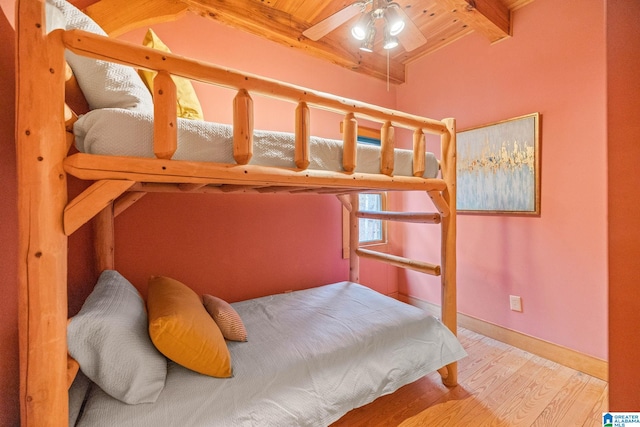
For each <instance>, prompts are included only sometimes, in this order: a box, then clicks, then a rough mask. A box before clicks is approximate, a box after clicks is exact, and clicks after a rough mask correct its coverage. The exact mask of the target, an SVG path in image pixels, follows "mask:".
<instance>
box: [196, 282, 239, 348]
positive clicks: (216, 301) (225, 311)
mask: <svg viewBox="0 0 640 427" xmlns="http://www.w3.org/2000/svg"><path fill="white" fill-rule="evenodd" d="M202 303H203V304H204V308H206V309H207V312H208V313H209V314H210V315H211V317H212V318H213V320H214V321H215V322H216V324H217V325H218V327H219V328H220V332H222V336H224V337H225V338H226V339H228V340H230V341H246V340H247V330H246V328H245V327H244V323H242V319H241V318H240V315H239V314H238V312H237V311H235V310H234V309H233V307H231V304H229V303H228V302H226V301H225V300H223V299H220V298H218V297H214V296H213V295H206V294H205V295H203V296H202Z"/></svg>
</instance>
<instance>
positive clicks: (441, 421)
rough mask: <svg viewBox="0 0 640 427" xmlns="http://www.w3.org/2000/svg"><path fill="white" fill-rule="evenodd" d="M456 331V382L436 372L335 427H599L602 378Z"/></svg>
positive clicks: (605, 393)
mask: <svg viewBox="0 0 640 427" xmlns="http://www.w3.org/2000/svg"><path fill="white" fill-rule="evenodd" d="M458 336H459V339H460V342H461V343H462V345H463V346H464V347H465V349H466V350H467V353H468V354H469V356H468V357H466V358H465V359H463V360H462V361H460V363H459V364H458V366H459V376H458V379H459V385H458V386H457V387H454V388H451V389H449V388H447V387H445V386H444V385H442V382H441V380H440V376H439V375H438V374H437V373H433V374H430V375H428V376H426V377H424V378H422V379H420V380H418V381H417V382H415V383H413V384H409V385H407V386H405V387H403V388H401V389H400V390H398V391H397V392H396V393H394V394H392V395H388V396H383V397H381V398H379V399H378V400H376V401H375V402H373V403H371V404H369V405H367V406H364V407H362V408H358V409H356V410H354V411H351V412H350V413H348V414H347V415H345V416H344V417H343V418H341V419H340V420H338V421H337V422H336V423H334V424H332V427H346V426H349V427H352V426H402V427H422V426H429V427H440V426H465V427H466V426H470V427H480V426H540V427H543V426H544V427H547V426H549V427H557V426H598V427H600V426H602V412H604V411H606V410H607V401H608V385H607V383H606V382H605V381H602V380H599V379H597V378H594V377H590V376H588V375H586V374H583V373H581V372H578V371H574V370H573V369H570V368H567V367H565V366H562V365H559V364H557V363H554V362H551V361H549V360H546V359H542V358H541V357H538V356H535V355H533V354H531V353H527V352H525V351H522V350H519V349H517V348H514V347H511V346H509V345H506V344H503V343H501V342H499V341H495V340H493V339H490V338H487V337H484V336H482V335H479V334H476V333H474V332H471V331H469V330H465V329H461V330H460V331H459V334H458Z"/></svg>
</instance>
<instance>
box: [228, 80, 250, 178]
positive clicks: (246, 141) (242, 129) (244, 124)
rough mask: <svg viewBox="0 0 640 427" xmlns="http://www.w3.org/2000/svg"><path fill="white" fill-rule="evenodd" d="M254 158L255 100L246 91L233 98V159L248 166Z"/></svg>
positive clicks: (243, 90)
mask: <svg viewBox="0 0 640 427" xmlns="http://www.w3.org/2000/svg"><path fill="white" fill-rule="evenodd" d="M252 156H253V99H251V96H250V95H249V92H247V91H246V90H245V89H240V90H239V91H238V94H237V95H236V97H235V98H233V158H234V159H235V161H236V163H238V164H239V165H246V164H247V163H249V161H250V160H251V157H252Z"/></svg>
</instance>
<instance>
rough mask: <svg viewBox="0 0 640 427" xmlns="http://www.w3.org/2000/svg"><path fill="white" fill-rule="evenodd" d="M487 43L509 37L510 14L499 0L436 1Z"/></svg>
mask: <svg viewBox="0 0 640 427" xmlns="http://www.w3.org/2000/svg"><path fill="white" fill-rule="evenodd" d="M437 2H438V3H440V4H441V5H442V6H443V7H446V8H447V10H450V11H451V12H455V13H457V14H459V16H460V19H461V20H462V21H464V22H465V23H466V24H467V25H469V27H471V28H473V29H474V30H475V31H477V32H479V33H481V34H483V35H484V36H485V37H487V38H488V39H489V41H491V42H492V43H493V42H497V41H499V40H502V39H504V38H506V37H510V36H511V13H510V11H509V8H508V7H507V6H505V4H504V3H502V1H501V0H437Z"/></svg>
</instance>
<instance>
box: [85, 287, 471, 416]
mask: <svg viewBox="0 0 640 427" xmlns="http://www.w3.org/2000/svg"><path fill="white" fill-rule="evenodd" d="M233 307H234V308H235V309H236V310H237V311H238V313H239V314H240V316H241V317H242V319H243V322H244V324H245V326H246V329H247V333H248V341H247V342H228V345H229V349H230V352H231V357H232V363H233V371H234V376H233V377H232V378H228V379H220V378H212V377H207V376H204V375H200V374H197V373H195V372H192V371H189V370H187V369H185V368H182V367H180V366H179V365H176V364H174V363H171V362H170V363H169V368H168V375H167V380H166V384H165V387H164V389H163V391H162V392H161V393H160V396H159V398H158V400H157V401H156V402H155V403H150V404H147V403H143V404H138V405H127V404H124V403H122V402H120V401H118V400H116V399H114V398H112V397H110V396H109V395H107V394H106V393H104V392H103V391H102V390H100V389H99V388H98V387H97V386H95V385H93V386H92V390H91V392H90V395H89V398H88V400H87V402H86V405H85V408H84V412H83V414H82V416H81V418H80V419H79V421H78V423H77V426H79V427H84V426H105V427H106V426H108V427H113V426H136V427H162V426H166V427H169V426H176V427H185V426H189V427H195V426H228V427H231V426H233V427H236V426H278V427H280V426H296V427H298V426H326V425H328V424H331V423H332V422H334V421H336V420H338V419H339V418H340V417H341V416H342V415H344V414H345V413H346V412H348V411H350V410H351V409H353V408H356V407H359V406H362V405H365V404H367V403H369V402H371V401H373V400H374V399H376V398H377V397H379V396H382V395H385V394H388V393H392V392H393V391H395V390H396V389H398V388H399V387H401V386H402V385H404V384H407V383H410V382H413V381H415V380H417V379H419V378H420V377H422V376H424V375H425V374H427V373H430V372H433V371H435V370H436V369H438V368H440V367H442V366H443V365H446V364H449V363H452V362H454V361H456V360H459V359H461V358H462V357H464V356H465V355H466V353H465V351H464V349H463V348H462V346H461V345H460V343H459V342H458V341H457V339H456V338H455V337H454V336H453V334H451V332H450V331H449V330H448V329H447V328H446V327H444V326H443V325H442V324H441V323H440V322H439V321H438V320H437V319H435V318H434V317H432V316H429V315H427V314H426V313H425V312H423V311H422V310H420V309H418V308H416V307H413V306H410V305H407V304H405V303H402V302H399V301H397V300H394V299H392V298H388V297H386V296H384V295H381V294H379V293H377V292H375V291H373V290H371V289H369V288H366V287H364V286H362V285H358V284H355V283H350V282H341V283H336V284H332V285H327V286H322V287H319V288H312V289H308V290H305V291H297V292H292V293H286V294H279V295H275V296H268V297H264V298H258V299H254V300H248V301H243V302H239V303H234V304H233Z"/></svg>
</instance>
